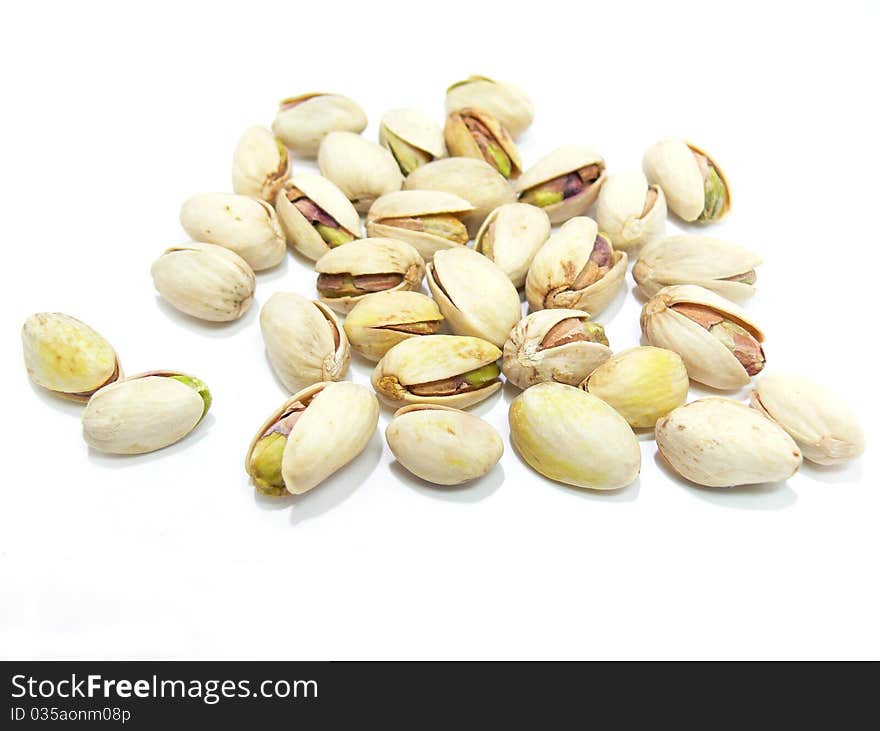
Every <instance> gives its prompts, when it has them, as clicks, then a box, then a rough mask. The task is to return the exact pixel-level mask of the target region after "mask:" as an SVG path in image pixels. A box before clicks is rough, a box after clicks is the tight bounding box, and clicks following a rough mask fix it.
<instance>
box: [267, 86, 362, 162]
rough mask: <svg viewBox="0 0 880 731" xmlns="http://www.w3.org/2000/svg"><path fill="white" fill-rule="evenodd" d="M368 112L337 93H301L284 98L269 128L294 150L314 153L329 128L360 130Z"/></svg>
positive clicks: (308, 155)
mask: <svg viewBox="0 0 880 731" xmlns="http://www.w3.org/2000/svg"><path fill="white" fill-rule="evenodd" d="M366 126H367V115H366V114H364V110H363V109H361V108H360V107H359V106H358V105H357V104H355V103H354V102H353V101H352V100H351V99H349V98H347V97H344V96H340V95H339V94H321V93H319V94H303V95H302V96H296V97H290V98H288V99H284V100H283V101H282V102H281V104H280V105H279V108H278V114H277V115H276V116H275V121H274V122H273V123H272V130H273V131H274V132H275V134H276V135H278V137H279V138H281V141H282V142H284V144H285V145H287V147H288V148H290V150H292V151H293V153H294V154H296V155H300V156H302V157H315V155H317V154H318V147H319V146H320V144H321V140H323V139H324V137H326V136H327V135H328V134H329V133H330V132H334V131H341V132H358V133H360V132H363V131H364V129H365V128H366Z"/></svg>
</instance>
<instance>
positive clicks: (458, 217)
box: [367, 190, 474, 261]
mask: <svg viewBox="0 0 880 731" xmlns="http://www.w3.org/2000/svg"><path fill="white" fill-rule="evenodd" d="M473 210H474V207H473V206H472V205H471V204H470V203H468V202H467V201H466V200H464V199H463V198H459V197H458V196H457V195H453V194H452V193H444V192H442V191H435V190H401V191H397V192H395V193H388V194H387V195H383V196H382V197H381V198H379V199H378V200H377V201H376V202H375V203H374V204H373V205H372V206H371V207H370V211H369V213H368V214H367V235H369V236H379V237H389V238H392V239H397V240H398V241H406V243H408V244H411V245H412V246H413V247H415V250H416V251H418V252H419V254H420V255H421V257H422V258H423V259H424V260H425V261H431V260H432V259H433V258H434V254H435V252H437V251H439V250H441V249H449V248H452V247H457V246H464V245H465V244H467V242H468V230H467V227H466V226H465V225H464V223H463V220H462V219H463V218H464V216H466V215H467V214H469V213H470V212H472V211H473Z"/></svg>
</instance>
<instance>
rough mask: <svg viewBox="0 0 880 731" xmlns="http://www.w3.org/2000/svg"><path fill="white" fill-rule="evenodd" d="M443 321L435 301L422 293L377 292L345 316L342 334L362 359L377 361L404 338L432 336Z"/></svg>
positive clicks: (361, 301) (362, 300)
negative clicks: (343, 332)
mask: <svg viewBox="0 0 880 731" xmlns="http://www.w3.org/2000/svg"><path fill="white" fill-rule="evenodd" d="M442 322H443V315H442V314H441V313H440V308H439V307H437V303H436V302H434V300H432V299H431V298H430V297H428V296H426V295H424V294H422V293H421V292H406V291H397V292H376V293H375V294H369V295H367V296H366V297H362V298H361V300H360V302H358V303H357V304H356V305H355V306H354V307H353V308H352V310H351V312H349V313H348V316H347V317H346V318H345V334H346V335H347V336H348V340H349V342H350V343H351V347H352V348H354V350H356V351H357V352H358V353H360V354H361V355H362V356H364V357H365V358H369V359H370V360H373V361H377V360H379V359H380V358H381V357H382V356H383V355H385V353H387V352H388V351H389V350H390V349H391V348H392V347H394V346H395V345H397V344H398V343H399V342H401V341H403V340H408V339H409V338H417V337H421V336H423V335H434V334H435V333H436V332H437V331H438V330H439V328H440V325H441V323H442Z"/></svg>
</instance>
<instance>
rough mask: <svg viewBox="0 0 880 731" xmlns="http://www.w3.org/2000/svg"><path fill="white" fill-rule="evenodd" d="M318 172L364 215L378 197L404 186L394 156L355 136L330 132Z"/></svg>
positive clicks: (321, 149)
mask: <svg viewBox="0 0 880 731" xmlns="http://www.w3.org/2000/svg"><path fill="white" fill-rule="evenodd" d="M318 169H319V170H320V171H321V175H323V176H324V177H325V178H327V179H328V180H330V181H332V182H333V183H334V184H335V185H336V186H337V187H338V188H339V190H341V191H342V192H343V193H345V195H346V196H347V197H348V199H349V200H350V201H351V203H352V205H353V206H354V207H355V209H356V210H357V211H360V212H361V213H366V212H367V210H369V208H370V206H371V205H372V204H373V201H375V200H376V199H377V198H378V197H379V196H382V195H385V194H386V193H390V192H392V191H395V190H400V186H402V185H403V176H402V175H401V174H400V169H399V168H398V167H397V162H396V161H395V159H394V158H393V157H392V156H391V153H390V152H388V150H386V149H385V148H383V147H380V146H379V145H377V144H376V143H375V142H370V141H369V140H365V139H364V138H363V137H361V136H360V135H358V134H355V133H354V132H331V133H330V134H328V135H327V136H326V137H325V138H324V140H323V142H321V147H320V148H318Z"/></svg>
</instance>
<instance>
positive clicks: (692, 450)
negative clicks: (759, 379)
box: [655, 398, 802, 487]
mask: <svg viewBox="0 0 880 731" xmlns="http://www.w3.org/2000/svg"><path fill="white" fill-rule="evenodd" d="M655 434H656V438H657V448H658V449H659V450H660V454H662V455H663V457H664V459H665V460H666V461H667V462H668V463H669V464H670V466H671V467H672V468H673V469H674V470H675V471H676V472H678V474H680V475H681V476H682V477H684V478H685V479H687V480H690V481H691V482H695V483H697V484H698V485H704V486H706V487H736V486H738V485H754V484H758V483H762V482H779V481H780V480H786V479H788V478H789V477H791V476H792V475H793V474H794V473H795V472H797V470H798V468H799V467H800V465H801V461H802V459H801V453H800V450H799V449H798V446H797V444H795V443H794V441H793V440H792V438H791V437H790V436H788V434H786V433H785V431H784V430H783V429H782V428H781V427H780V426H779V425H778V424H776V423H775V422H773V421H771V420H770V419H768V418H766V417H765V416H762V415H761V414H759V413H758V412H757V411H755V410H754V409H750V408H749V407H748V406H746V405H745V404H741V403H739V402H738V401H733V400H732V399H726V398H704V399H700V400H699V401H692V402H691V403H689V404H686V405H685V406H681V407H679V408H677V409H675V410H674V411H673V412H672V413H670V414H669V415H668V416H664V417H663V418H662V419H660V420H659V421H658V422H657V427H656V430H655Z"/></svg>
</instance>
